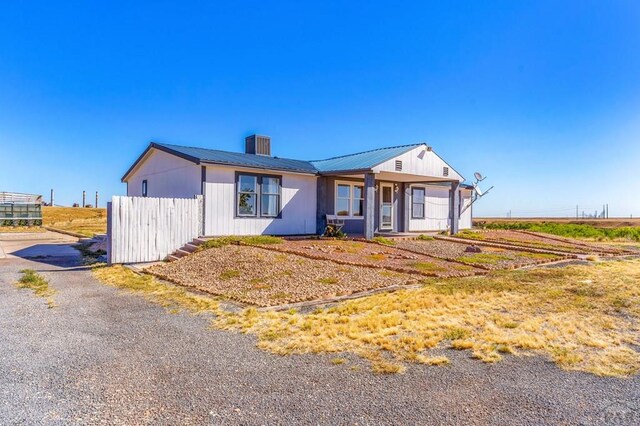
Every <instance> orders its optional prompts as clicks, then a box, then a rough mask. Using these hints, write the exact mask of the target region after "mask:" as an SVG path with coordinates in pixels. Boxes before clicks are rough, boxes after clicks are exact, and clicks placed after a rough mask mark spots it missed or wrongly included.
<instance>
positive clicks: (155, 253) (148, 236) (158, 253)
mask: <svg viewBox="0 0 640 426" xmlns="http://www.w3.org/2000/svg"><path fill="white" fill-rule="evenodd" d="M202 212H203V206H202V196H201V195H200V196H197V197H195V198H147V197H124V196H115V197H113V198H112V200H111V202H110V203H108V204H107V259H108V262H109V263H134V262H152V261H157V260H163V259H164V258H166V257H167V256H168V255H169V254H171V253H173V252H174V251H176V250H177V249H179V248H180V247H182V246H183V245H184V244H186V243H188V242H189V241H191V240H192V239H194V238H196V237H199V236H200V235H202V223H203V221H202V217H203V215H202Z"/></svg>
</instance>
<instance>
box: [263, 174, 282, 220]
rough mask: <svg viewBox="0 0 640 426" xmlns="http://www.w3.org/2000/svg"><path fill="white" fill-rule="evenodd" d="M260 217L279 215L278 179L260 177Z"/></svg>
mask: <svg viewBox="0 0 640 426" xmlns="http://www.w3.org/2000/svg"><path fill="white" fill-rule="evenodd" d="M261 181H262V183H261V185H260V190H261V197H260V216H263V217H276V216H278V215H279V214H280V178H277V177H271V176H262V177H261Z"/></svg>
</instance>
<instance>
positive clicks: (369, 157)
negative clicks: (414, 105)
mask: <svg viewBox="0 0 640 426" xmlns="http://www.w3.org/2000/svg"><path fill="white" fill-rule="evenodd" d="M421 145H424V144H422V143H416V144H411V145H400V146H392V147H388V148H378V149H372V150H371V151H364V152H358V153H356V154H349V155H341V156H339V157H333V158H327V159H326V160H315V161H310V163H311V164H313V166H314V167H315V168H316V169H317V170H318V171H319V172H320V173H327V172H343V171H349V170H354V171H355V170H369V169H372V168H373V167H375V166H377V165H378V164H380V163H384V162H385V161H387V160H391V159H392V158H394V157H397V156H398V155H401V154H404V153H405V152H407V151H409V150H411V149H414V148H416V147H418V146H421Z"/></svg>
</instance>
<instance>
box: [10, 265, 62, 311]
mask: <svg viewBox="0 0 640 426" xmlns="http://www.w3.org/2000/svg"><path fill="white" fill-rule="evenodd" d="M20 273H21V274H22V276H21V277H20V279H19V280H18V282H17V283H16V286H17V287H18V288H28V289H31V290H33V293H34V294H35V295H36V296H38V297H44V298H46V299H47V306H48V307H49V308H53V307H55V306H56V304H55V301H54V299H53V296H54V295H55V294H56V291H55V290H54V289H53V288H51V287H49V282H48V281H47V280H46V279H45V278H44V277H43V276H42V275H40V274H38V273H37V272H36V271H34V270H33V269H23V270H22V271H20Z"/></svg>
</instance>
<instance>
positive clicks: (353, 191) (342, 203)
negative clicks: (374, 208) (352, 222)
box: [335, 183, 364, 217]
mask: <svg viewBox="0 0 640 426" xmlns="http://www.w3.org/2000/svg"><path fill="white" fill-rule="evenodd" d="M335 212H336V215H337V216H348V217H362V215H363V214H364V186H363V185H361V184H354V183H338V184H337V185H336V208H335Z"/></svg>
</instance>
